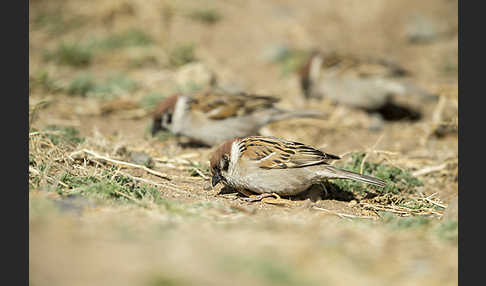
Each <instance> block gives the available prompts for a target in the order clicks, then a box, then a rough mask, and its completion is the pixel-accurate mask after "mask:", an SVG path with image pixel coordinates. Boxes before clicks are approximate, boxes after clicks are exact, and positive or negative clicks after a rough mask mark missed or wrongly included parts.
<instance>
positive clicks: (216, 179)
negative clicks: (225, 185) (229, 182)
mask: <svg viewBox="0 0 486 286" xmlns="http://www.w3.org/2000/svg"><path fill="white" fill-rule="evenodd" d="M220 181H221V175H220V174H219V173H216V174H214V175H213V179H212V180H211V185H213V187H214V186H216V185H217V184H218V183H219V182H220Z"/></svg>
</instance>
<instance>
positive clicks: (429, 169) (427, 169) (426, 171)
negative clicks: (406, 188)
mask: <svg viewBox="0 0 486 286" xmlns="http://www.w3.org/2000/svg"><path fill="white" fill-rule="evenodd" d="M445 167H447V163H444V164H440V165H438V166H429V167H425V168H423V169H420V170H417V171H414V172H412V176H415V177H417V176H422V175H426V174H429V173H433V172H437V171H440V170H442V169H445Z"/></svg>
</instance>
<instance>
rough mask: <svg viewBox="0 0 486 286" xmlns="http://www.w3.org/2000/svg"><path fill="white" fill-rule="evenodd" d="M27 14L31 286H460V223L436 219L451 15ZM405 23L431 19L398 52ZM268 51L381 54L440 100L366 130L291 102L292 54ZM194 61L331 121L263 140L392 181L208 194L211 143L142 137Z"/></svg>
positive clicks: (35, 9)
mask: <svg viewBox="0 0 486 286" xmlns="http://www.w3.org/2000/svg"><path fill="white" fill-rule="evenodd" d="M29 5H30V11H31V13H30V21H29V22H30V34H29V45H30V48H29V51H30V54H29V59H30V60H29V68H30V69H29V70H30V73H31V74H30V79H31V81H30V89H29V90H30V97H29V101H30V109H29V127H30V131H29V190H30V191H29V210H30V211H29V230H30V235H29V239H30V241H29V249H30V254H29V272H30V273H29V274H30V275H29V276H30V279H31V281H30V282H31V284H32V285H87V284H89V285H228V284H230V283H231V284H236V285H323V284H327V285H350V284H358V285H390V284H393V285H456V284H457V280H458V273H457V269H458V268H457V250H458V248H457V215H456V216H452V217H451V216H447V217H446V215H444V214H445V212H446V210H447V208H448V206H449V205H450V204H453V203H454V202H455V201H456V200H457V197H458V193H457V172H458V157H457V122H458V112H457V106H458V104H457V72H454V66H456V67H457V16H456V15H455V14H454V13H457V10H454V7H453V6H454V5H456V6H457V3H456V4H454V3H452V2H451V3H449V2H447V3H445V2H444V1H439V0H436V1H428V2H424V1H412V2H410V1H397V2H390V1H382V0H376V1H372V2H370V3H368V4H366V5H367V6H366V9H363V5H362V4H361V2H358V1H345V2H343V3H340V4H337V3H335V2H334V1H303V2H299V4H296V3H294V2H291V1H268V2H261V1H244V2H241V1H210V2H207V3H206V2H205V3H199V2H198V3H196V2H190V1H170V0H169V1H162V2H157V1H149V2H147V1H139V0H128V1H121V2H112V1H100V2H99V3H98V4H97V5H87V4H86V3H84V2H83V1H78V0H71V1H47V2H46V1H41V0H38V1H31V2H29ZM416 14H422V15H425V16H426V17H429V19H432V21H435V23H436V25H437V27H436V28H437V30H438V31H439V32H438V35H439V36H438V37H437V39H436V40H434V41H432V42H430V43H425V44H412V43H409V42H408V41H407V39H406V36H405V35H406V34H405V31H406V27H407V23H409V21H411V20H410V19H413V17H415V16H413V15H416ZM60 15H62V16H60ZM454 17H456V18H454ZM215 19H217V20H215ZM130 31H132V32H130ZM133 31H143V32H142V33H140V32H133ZM279 45H280V46H282V45H283V46H286V47H287V48H288V49H289V50H290V51H298V52H296V53H297V54H299V51H305V50H307V49H309V48H312V47H320V48H322V49H325V50H333V49H338V50H341V51H343V52H346V53H357V54H369V55H386V56H387V57H388V58H391V59H394V60H397V61H399V62H400V63H403V65H404V66H405V67H406V68H408V69H410V70H411V71H412V77H411V80H413V81H414V82H417V84H420V85H422V86H424V88H427V89H429V90H430V91H432V92H436V93H438V94H439V96H440V100H439V101H437V102H435V103H431V104H429V105H427V106H423V107H422V108H423V110H422V111H423V112H424V116H423V118H422V119H421V120H420V121H417V122H407V121H405V122H401V121H399V122H392V123H386V124H385V126H384V128H383V130H382V131H378V132H374V131H370V130H369V129H368V126H369V125H370V124H371V122H372V119H371V118H370V117H369V116H368V115H367V114H366V113H364V112H361V111H356V110H352V109H348V108H345V107H342V106H337V107H336V106H333V105H332V104H331V103H330V102H328V101H327V100H324V101H321V102H310V103H306V102H303V101H302V99H301V97H300V94H299V93H300V91H299V88H298V81H297V78H296V76H295V74H293V73H292V72H291V71H292V70H293V69H294V68H295V65H296V63H295V60H296V59H288V58H287V59H286V60H285V61H284V62H283V65H282V64H279V63H275V62H272V61H268V60H267V59H265V58H264V56H262V55H265V54H266V51H268V49H269V47H270V48H272V47H274V46H279ZM66 47H68V49H66ZM180 47H191V48H190V51H189V49H186V50H184V49H182V50H181V49H180ZM69 48H70V49H69ZM78 48H79V49H78ZM235 51H237V52H235ZM46 55H47V56H46ZM299 55H300V54H299ZM424 55H427V56H424ZM86 59H88V60H86ZM190 61H199V62H201V63H203V64H205V65H206V66H208V67H209V68H210V69H211V70H213V71H216V74H217V80H218V83H220V84H222V85H226V86H236V87H242V88H243V89H245V90H247V91H249V92H257V93H262V94H273V95H276V96H278V97H280V98H281V106H282V107H283V108H313V109H320V110H323V111H326V112H327V113H329V115H330V116H329V118H328V119H327V120H315V119H296V120H289V121H286V122H279V123H274V124H272V125H270V126H267V127H265V128H264V129H263V130H262V133H264V134H266V135H274V136H280V137H284V138H287V139H290V140H297V141H302V142H305V143H308V144H311V145H313V146H316V147H319V148H323V149H324V150H325V151H327V152H330V153H333V154H337V155H340V156H341V157H342V160H340V161H337V162H335V164H337V165H341V166H345V167H346V168H349V169H352V168H355V170H356V171H360V172H363V173H366V172H372V173H373V172H378V173H380V172H381V173H380V174H381V175H384V176H392V175H394V176H395V177H394V178H395V179H390V180H392V181H393V182H395V184H394V185H390V187H389V188H387V189H384V190H374V189H373V188H367V187H364V186H363V185H361V184H351V183H344V182H337V181H334V182H329V183H326V189H327V191H328V194H327V195H326V194H325V193H324V191H323V190H322V188H321V187H320V186H316V187H314V188H312V189H311V190H310V191H309V192H308V193H305V194H302V195H301V196H298V197H294V198H288V199H289V200H288V202H286V203H285V204H279V205H272V204H265V203H261V202H258V203H249V202H245V201H243V200H240V198H239V196H238V195H236V194H218V192H219V191H220V190H219V189H214V190H213V189H212V188H211V187H210V182H209V174H208V158H209V155H210V154H211V152H212V150H213V148H209V149H207V148H206V149H204V148H200V149H196V148H183V147H181V146H180V145H178V144H177V139H176V138H173V137H171V136H170V135H168V134H163V135H161V136H159V137H156V138H152V137H150V136H149V135H148V134H149V133H148V130H149V128H150V126H149V121H150V119H149V114H150V111H151V109H152V108H153V107H154V105H155V103H156V101H157V100H159V99H161V98H164V97H165V96H167V95H169V94H171V93H173V92H176V91H179V90H180V89H181V86H180V85H178V83H176V80H175V79H176V78H178V77H177V75H178V71H179V66H180V65H182V66H183V64H184V63H187V62H190ZM70 63H71V64H70ZM79 63H81V65H79ZM282 70H284V72H282ZM456 70H457V69H456ZM113 75H119V76H118V77H113ZM113 78H115V80H110V79H113ZM74 83H75V84H74ZM127 83H130V84H127ZM74 86H75V87H76V88H77V89H76V92H71V93H70V90H71V91H73V90H74V89H73V88H74ZM130 86H133V87H135V86H136V88H131V87H130ZM70 87H71V89H70ZM191 88H192V86H191ZM134 154H144V155H145V156H146V157H148V158H150V161H151V164H148V163H147V162H148V161H143V160H142V161H137V160H135V159H134V158H135V157H134V156H135V155H134ZM357 154H362V155H361V156H362V157H360V158H361V159H360V160H355V159H356V158H357V157H356V156H357ZM142 157H143V156H142ZM374 174H376V173H374ZM397 174H400V176H402V177H400V176H398V175H397ZM398 177H400V178H402V179H397V178H398ZM387 178H388V177H387ZM390 178H391V177H390ZM414 180H418V181H420V182H421V183H422V185H420V184H415V183H411V182H415V181H414Z"/></svg>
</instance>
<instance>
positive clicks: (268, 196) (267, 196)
mask: <svg viewBox="0 0 486 286" xmlns="http://www.w3.org/2000/svg"><path fill="white" fill-rule="evenodd" d="M272 197H273V198H272ZM244 200H245V201H247V202H257V201H261V202H262V203H267V204H276V205H281V204H288V203H289V200H286V199H282V198H280V196H279V195H278V194H276V193H263V194H260V195H250V196H248V198H245V199H244Z"/></svg>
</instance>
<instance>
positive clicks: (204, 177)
mask: <svg viewBox="0 0 486 286" xmlns="http://www.w3.org/2000/svg"><path fill="white" fill-rule="evenodd" d="M192 169H193V170H194V171H195V172H196V173H197V174H198V175H199V176H201V177H202V178H203V179H204V180H209V177H208V176H206V175H204V173H203V172H202V171H201V170H199V169H198V168H196V167H193V168H192Z"/></svg>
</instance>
